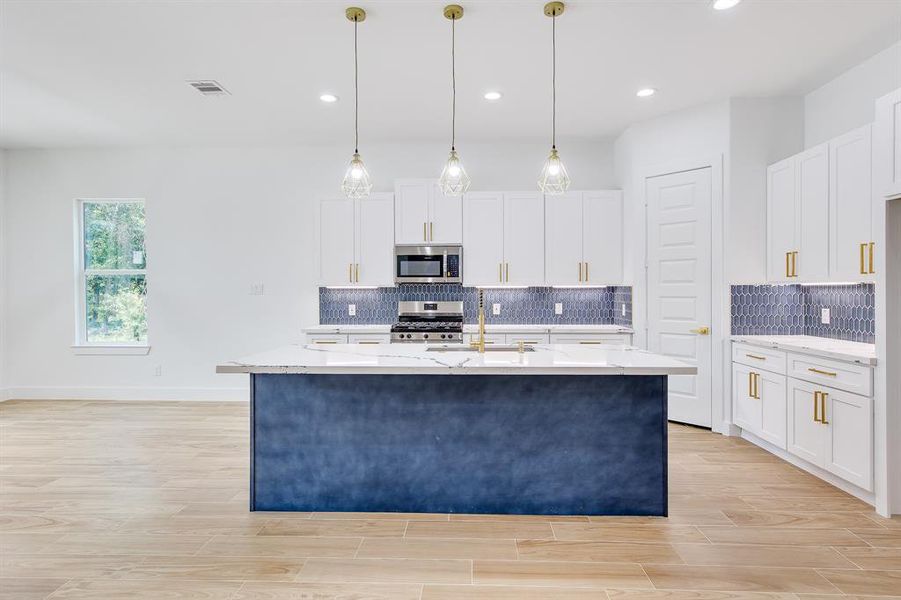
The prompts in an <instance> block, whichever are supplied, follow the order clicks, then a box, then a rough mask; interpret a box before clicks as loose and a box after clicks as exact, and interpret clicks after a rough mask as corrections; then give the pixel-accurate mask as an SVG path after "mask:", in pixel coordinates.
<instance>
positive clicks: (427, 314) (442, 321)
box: [391, 301, 463, 344]
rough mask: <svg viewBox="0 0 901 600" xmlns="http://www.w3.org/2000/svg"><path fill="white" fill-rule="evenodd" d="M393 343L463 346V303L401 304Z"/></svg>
mask: <svg viewBox="0 0 901 600" xmlns="http://www.w3.org/2000/svg"><path fill="white" fill-rule="evenodd" d="M397 317H398V321H397V323H395V324H394V325H392V326H391V342H392V343H415V342H419V343H426V344H429V343H438V344H442V343H444V344H446V343H462V342H463V303H462V302H407V301H404V302H398V303H397Z"/></svg>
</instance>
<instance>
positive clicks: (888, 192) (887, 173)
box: [873, 90, 901, 198]
mask: <svg viewBox="0 0 901 600" xmlns="http://www.w3.org/2000/svg"><path fill="white" fill-rule="evenodd" d="M873 133H874V139H873V141H874V142H875V146H874V149H875V155H874V160H875V161H877V163H878V166H879V168H878V169H877V170H876V172H877V173H878V175H877V177H878V179H877V182H878V183H877V185H878V188H877V190H876V191H877V192H878V193H879V195H880V197H883V198H892V197H897V196H901V90H895V91H894V92H892V93H891V94H888V95H886V96H883V97H882V98H880V99H879V100H877V101H876V129H875V131H874V132H873Z"/></svg>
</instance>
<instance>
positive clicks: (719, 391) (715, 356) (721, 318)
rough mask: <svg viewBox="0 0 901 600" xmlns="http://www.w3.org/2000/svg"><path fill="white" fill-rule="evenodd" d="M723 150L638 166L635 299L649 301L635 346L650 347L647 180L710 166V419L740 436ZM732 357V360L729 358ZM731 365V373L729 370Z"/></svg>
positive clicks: (636, 324) (636, 315)
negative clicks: (733, 392)
mask: <svg viewBox="0 0 901 600" xmlns="http://www.w3.org/2000/svg"><path fill="white" fill-rule="evenodd" d="M723 163H724V156H723V154H712V155H708V156H701V157H696V158H689V159H678V160H671V161H666V162H662V163H652V164H649V165H645V166H643V167H640V168H639V169H637V171H636V176H635V180H634V182H633V186H634V187H633V189H634V190H636V191H637V194H635V197H636V199H637V200H638V201H639V202H638V203H637V204H633V205H632V207H631V208H632V219H633V221H632V222H633V225H634V227H633V228H632V230H633V231H635V233H636V235H635V236H634V237H635V239H634V240H633V243H632V252H631V255H632V256H631V259H632V265H633V272H635V273H640V274H638V275H637V276H636V277H635V278H634V282H633V283H634V289H633V296H634V302H633V304H637V305H638V306H643V310H638V311H633V323H632V328H633V329H634V332H635V345H636V346H640V347H643V348H645V349H646V348H647V347H648V308H649V304H648V197H647V187H646V182H647V179H649V178H651V177H660V176H662V175H672V174H675V173H683V172H685V171H696V170H699V169H706V168H709V169H710V195H711V197H710V224H711V227H712V229H713V231H711V248H710V254H711V257H710V258H711V260H710V269H711V273H710V289H711V298H710V345H711V352H710V377H711V382H710V402H711V407H710V408H711V410H710V423H711V429H712V430H713V431H715V432H717V433H722V434H724V435H737V434H738V431H739V430H738V428H737V427H735V426H734V425H732V424H731V420H732V403H731V402H730V401H728V399H727V398H726V393H727V392H728V393H729V398H731V386H732V373H731V368H732V364H731V363H732V361H731V355H730V341H731V332H732V330H731V317H730V306H731V299H730V298H731V288H730V286H729V285H728V284H727V281H726V258H725V254H726V252H725V241H724V240H725V238H724V231H725V226H726V223H728V220H729V208H728V202H726V198H725V193H724V189H725V185H724V181H723ZM726 356H730V360H728V361H727V360H726ZM727 370H729V372H728V373H727V372H726V371H727Z"/></svg>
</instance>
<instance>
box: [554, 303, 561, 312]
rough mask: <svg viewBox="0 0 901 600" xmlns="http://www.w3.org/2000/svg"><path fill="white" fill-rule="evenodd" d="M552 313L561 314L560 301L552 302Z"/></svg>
mask: <svg viewBox="0 0 901 600" xmlns="http://www.w3.org/2000/svg"><path fill="white" fill-rule="evenodd" d="M554 314H555V315H562V314H563V303H562V302H555V303H554Z"/></svg>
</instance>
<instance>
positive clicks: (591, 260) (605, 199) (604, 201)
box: [582, 191, 624, 285]
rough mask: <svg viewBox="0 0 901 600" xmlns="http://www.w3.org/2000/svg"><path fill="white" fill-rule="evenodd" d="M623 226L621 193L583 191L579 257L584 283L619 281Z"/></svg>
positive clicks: (615, 282)
mask: <svg viewBox="0 0 901 600" xmlns="http://www.w3.org/2000/svg"><path fill="white" fill-rule="evenodd" d="M623 225H624V224H623V193H622V192H620V191H604V192H585V193H584V194H583V199H582V256H583V257H584V258H583V261H584V262H585V271H586V273H585V280H586V282H587V283H589V284H599V285H610V284H617V283H622V281H623Z"/></svg>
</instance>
